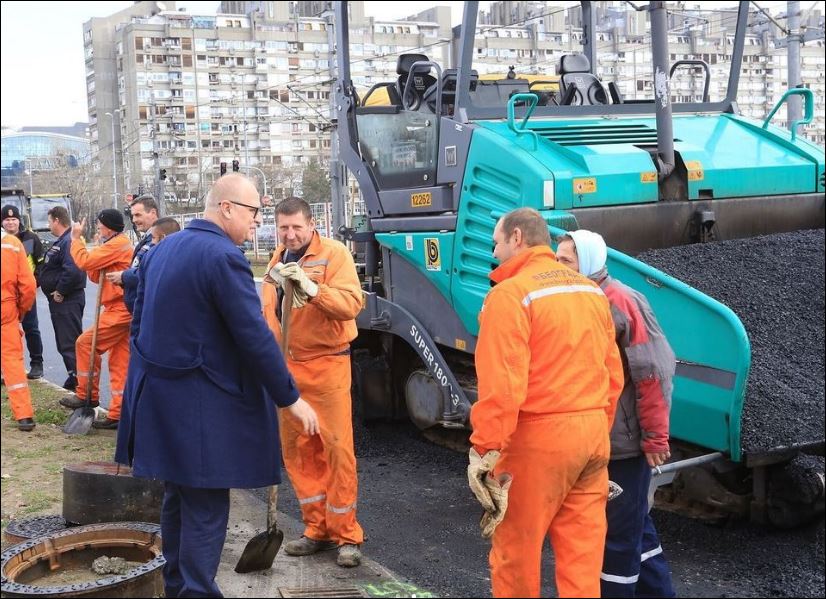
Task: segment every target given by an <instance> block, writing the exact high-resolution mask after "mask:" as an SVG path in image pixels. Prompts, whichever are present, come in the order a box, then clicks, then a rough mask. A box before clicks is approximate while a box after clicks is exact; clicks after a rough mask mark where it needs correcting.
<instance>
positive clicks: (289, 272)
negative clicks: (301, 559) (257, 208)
mask: <svg viewBox="0 0 826 599" xmlns="http://www.w3.org/2000/svg"><path fill="white" fill-rule="evenodd" d="M275 212H276V219H277V220H276V226H277V229H278V236H279V241H280V242H281V243H280V245H279V247H278V248H277V249H276V251H275V253H274V254H273V258H272V260H271V261H270V265H269V268H268V271H269V275H268V276H267V277H266V278H265V281H266V282H269V283H271V284H270V285H263V307H264V318H265V319H266V320H267V323H268V324H269V326H270V328H271V329H272V330H273V332H274V333H275V335H276V338H279V339H280V334H281V326H280V324H279V319H280V316H281V314H280V306H281V302H280V300H281V297H282V296H283V291H282V289H283V287H282V286H283V283H284V280H285V279H287V278H289V279H291V280H292V281H293V282H294V284H295V293H294V298H293V310H292V317H291V320H290V329H289V348H288V351H287V355H285V358H286V360H287V367H288V368H289V370H290V373H291V374H292V375H293V377H294V378H295V381H296V383H297V384H298V389H299V391H300V392H301V397H302V398H303V399H304V400H305V401H306V402H307V403H309V404H310V406H312V408H313V409H314V410H315V411H316V413H317V414H318V422H319V427H320V429H321V432H320V434H318V435H316V436H314V437H308V436H306V435H302V434H301V432H302V430H301V427H300V426H299V424H298V423H297V422H296V421H295V419H292V418H282V417H281V415H280V414H279V419H280V425H281V447H282V453H283V455H284V465H285V466H286V468H287V474H288V475H289V477H290V481H291V482H292V485H293V488H294V489H295V492H296V495H297V496H298V502H299V503H300V504H301V513H302V516H303V520H304V526H305V528H304V535H303V536H302V537H301V538H300V539H297V540H293V541H290V542H289V543H287V544H286V545H285V546H284V550H285V551H286V552H287V554H288V555H310V554H313V553H316V552H318V551H322V550H325V549H333V548H335V547H338V557H337V563H338V565H339V566H343V567H353V566H357V565H359V563H361V550H360V547H359V546H360V545H361V543H362V541H363V540H364V531H362V528H361V526H360V525H359V523H358V521H357V520H356V497H357V494H358V480H357V478H356V458H355V454H354V452H353V423H352V413H351V398H350V342H351V341H352V340H353V339H355V337H356V335H357V334H358V331H357V328H356V322H355V317H356V315H357V314H358V313H359V311H360V310H361V307H362V292H361V284H360V282H359V278H358V274H357V273H356V266H355V263H354V262H353V257H352V256H351V255H350V252H349V251H348V250H347V248H346V247H345V246H344V245H343V244H341V243H339V242H338V241H334V240H332V239H327V238H324V237H321V236H320V235H319V234H318V233H317V232H316V230H315V223H314V221H313V218H312V212H311V211H310V206H309V204H307V202H305V201H304V200H302V199H301V198H288V199H286V200H283V201H282V202H281V203H279V204H278V206H276V209H275Z"/></svg>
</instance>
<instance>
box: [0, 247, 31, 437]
mask: <svg viewBox="0 0 826 599" xmlns="http://www.w3.org/2000/svg"><path fill="white" fill-rule="evenodd" d="M0 245H2V264H0V271H2V272H0V276H2V304H3V313H2V314H3V320H2V322H3V327H2V332H0V337H2V352H0V354H1V355H2V362H1V363H2V371H3V381H4V383H5V385H6V391H7V392H8V394H9V403H10V404H11V411H12V414H13V415H14V419H15V420H17V428H18V429H20V430H21V431H26V432H28V431H30V430H32V429H33V428H34V418H33V417H34V410H33V409H32V397H31V394H30V393H29V382H28V380H26V368H25V367H24V364H23V340H22V337H21V336H22V334H23V331H22V329H21V328H20V322H21V321H22V320H23V317H24V316H25V315H26V313H27V312H28V311H29V309H31V307H32V305H33V304H34V298H35V294H36V293H37V283H36V282H35V280H34V273H33V272H32V270H31V268H29V262H28V259H27V258H26V249H25V248H24V247H23V244H22V243H20V240H19V239H17V237H15V236H14V235H10V234H8V233H6V232H5V231H2V242H0Z"/></svg>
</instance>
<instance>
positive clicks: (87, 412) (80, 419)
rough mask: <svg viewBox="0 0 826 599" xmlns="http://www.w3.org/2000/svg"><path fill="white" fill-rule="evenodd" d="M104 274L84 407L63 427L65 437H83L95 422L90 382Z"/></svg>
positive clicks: (93, 328)
mask: <svg viewBox="0 0 826 599" xmlns="http://www.w3.org/2000/svg"><path fill="white" fill-rule="evenodd" d="M105 275H106V273H105V272H104V271H103V270H101V271H100V278H98V296H97V301H96V302H95V323H94V325H92V351H91V352H90V355H89V378H87V379H86V405H84V406H82V407H80V408H77V409H76V410H75V411H74V412H72V415H71V416H69V419H68V420H67V421H66V424H64V425H63V432H64V433H66V434H67V435H85V434H86V433H88V432H89V429H90V428H92V423H93V422H94V421H95V409H94V408H93V407H92V381H93V380H94V378H95V350H96V349H97V343H98V324H99V323H100V300H101V297H103V283H104V281H105V280H106V276H105Z"/></svg>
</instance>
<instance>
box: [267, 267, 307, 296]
mask: <svg viewBox="0 0 826 599" xmlns="http://www.w3.org/2000/svg"><path fill="white" fill-rule="evenodd" d="M278 266H279V265H278V264H276V265H275V266H274V267H273V270H275V269H276V268H278ZM278 274H279V275H280V276H281V277H283V278H284V279H290V280H292V281H293V282H294V283H295V284H296V286H297V287H299V288H300V289H301V291H303V292H304V295H306V296H307V297H315V296H316V295H318V285H317V284H316V283H314V282H313V281H312V280H310V277H308V276H307V273H305V272H304V269H303V268H301V266H299V265H298V264H297V263H295V262H290V263H289V264H282V265H281V268H279V269H278Z"/></svg>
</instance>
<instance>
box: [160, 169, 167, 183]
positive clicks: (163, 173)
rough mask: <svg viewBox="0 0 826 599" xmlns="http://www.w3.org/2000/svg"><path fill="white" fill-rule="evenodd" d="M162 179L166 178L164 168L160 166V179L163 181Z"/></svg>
mask: <svg viewBox="0 0 826 599" xmlns="http://www.w3.org/2000/svg"><path fill="white" fill-rule="evenodd" d="M164 179H166V169H165V168H162V169H161V181H163V180H164Z"/></svg>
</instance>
